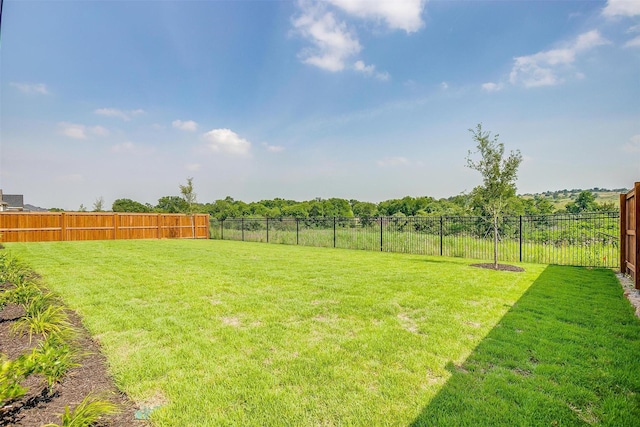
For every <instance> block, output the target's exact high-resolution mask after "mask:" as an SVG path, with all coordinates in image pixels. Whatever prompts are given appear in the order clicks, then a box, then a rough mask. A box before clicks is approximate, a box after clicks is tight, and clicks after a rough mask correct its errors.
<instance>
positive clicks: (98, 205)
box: [93, 196, 104, 212]
mask: <svg viewBox="0 0 640 427" xmlns="http://www.w3.org/2000/svg"><path fill="white" fill-rule="evenodd" d="M103 206H104V199H103V198H102V196H100V197H98V198H97V199H96V201H95V202H93V211H94V212H103V208H102V207H103Z"/></svg>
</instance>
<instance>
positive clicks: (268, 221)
mask: <svg viewBox="0 0 640 427" xmlns="http://www.w3.org/2000/svg"><path fill="white" fill-rule="evenodd" d="M267 243H269V217H267Z"/></svg>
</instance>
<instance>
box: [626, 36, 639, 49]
mask: <svg viewBox="0 0 640 427" xmlns="http://www.w3.org/2000/svg"><path fill="white" fill-rule="evenodd" d="M624 47H640V36H637V37H634V38H632V39H631V40H629V41H628V42H626V43H625V44H624Z"/></svg>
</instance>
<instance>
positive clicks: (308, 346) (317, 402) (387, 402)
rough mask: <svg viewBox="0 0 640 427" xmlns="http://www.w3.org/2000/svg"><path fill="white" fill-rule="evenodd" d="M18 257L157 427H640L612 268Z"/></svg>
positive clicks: (88, 251)
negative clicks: (58, 299)
mask: <svg viewBox="0 0 640 427" xmlns="http://www.w3.org/2000/svg"><path fill="white" fill-rule="evenodd" d="M6 246H7V247H8V248H9V250H10V251H11V252H13V253H14V254H16V255H17V256H18V257H19V258H20V259H22V260H24V261H25V262H27V263H28V264H29V265H30V266H32V267H33V268H34V269H35V270H36V271H37V272H38V273H40V274H41V275H42V276H43V278H44V281H45V283H46V284H47V285H48V286H49V287H50V288H51V289H53V290H54V291H56V292H58V293H59V294H60V295H62V296H63V298H64V300H65V301H66V303H67V304H68V305H69V306H70V307H71V308H73V309H75V310H76V311H77V312H78V313H79V314H80V315H81V316H82V317H83V319H84V322H85V325H86V326H87V328H88V329H89V331H90V332H91V333H92V335H93V336H94V337H95V338H96V339H97V340H99V342H100V343H101V345H102V347H103V350H104V352H105V354H106V355H107V357H108V360H109V363H110V367H111V372H112V373H113V375H114V377H115V380H116V383H117V384H118V386H119V387H120V388H121V389H122V390H123V391H125V392H126V393H128V394H129V396H130V397H131V398H132V399H134V400H135V401H137V402H138V403H139V404H140V405H145V406H156V405H159V406H160V408H159V409H157V410H156V411H154V412H153V414H152V420H153V421H154V424H156V425H162V426H191V425H193V426H195V425H199V426H207V425H242V426H251V425H255V426H264V425H269V426H274V425H275V426H278V425H282V426H290V425H323V426H333V425H358V426H360V425H363V426H365V425H366V426H371V425H376V426H378V425H405V426H406V425H410V424H415V425H465V424H467V425H501V424H502V425H518V424H519V425H553V423H556V425H584V424H585V423H589V424H598V423H600V424H603V425H634V424H633V423H636V424H635V425H637V420H638V419H640V418H639V417H640V409H639V408H640V400H639V396H640V368H639V367H640V321H638V319H636V318H634V317H633V315H632V310H631V308H630V306H629V304H628V303H627V302H626V301H625V300H624V299H623V298H622V290H621V287H620V285H619V284H618V283H617V281H616V279H615V276H614V275H613V273H612V272H611V271H607V270H587V269H578V268H571V267H549V268H546V266H544V265H533V264H524V265H522V266H523V267H525V269H526V272H525V273H510V272H496V271H489V270H482V269H478V268H474V267H470V266H469V264H470V263H471V261H469V260H462V259H452V258H442V257H425V256H418V255H406V254H393V253H380V252H367V251H349V250H338V249H324V248H310V247H296V246H281V245H264V244H253V243H242V242H231V241H206V240H161V241H100V242H55V243H25V244H17V243H14V244H7V245H6ZM516 302H517V304H516ZM514 304H515V305H514ZM629 422H631V424H629Z"/></svg>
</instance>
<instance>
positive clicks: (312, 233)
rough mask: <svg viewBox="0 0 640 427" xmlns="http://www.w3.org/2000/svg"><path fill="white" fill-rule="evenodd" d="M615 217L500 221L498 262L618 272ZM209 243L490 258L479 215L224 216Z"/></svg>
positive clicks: (214, 224)
mask: <svg viewBox="0 0 640 427" xmlns="http://www.w3.org/2000/svg"><path fill="white" fill-rule="evenodd" d="M619 217H620V214H619V212H594V213H582V214H562V215H535V216H509V217H504V218H503V219H502V220H501V222H500V224H499V235H500V239H499V243H498V247H499V260H500V261H501V262H518V261H520V262H532V263H542V264H560V265H576V266H588V267H610V268H614V267H619V265H618V264H619V236H620V232H619V227H620V221H619ZM210 234H211V238H212V239H224V240H242V241H249V242H266V243H280V244H289V245H303V246H321V247H334V248H345V249H362V250H374V251H384V252H403V253H412V254H424V255H444V256H453V257H464V258H475V259H482V260H491V259H493V226H492V224H490V223H489V222H488V221H487V220H486V219H485V218H481V217H404V216H392V217H372V218H337V217H336V218H227V219H225V220H217V219H215V218H214V219H212V220H211V227H210Z"/></svg>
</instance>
